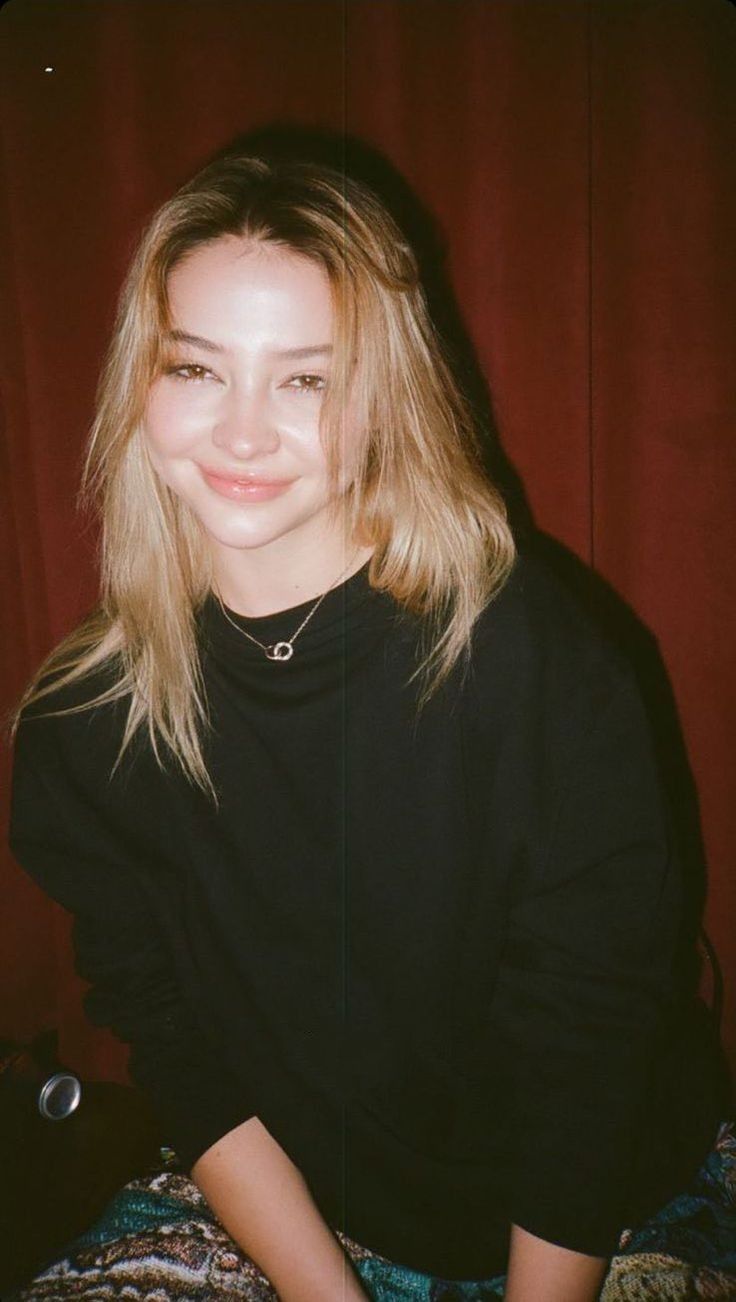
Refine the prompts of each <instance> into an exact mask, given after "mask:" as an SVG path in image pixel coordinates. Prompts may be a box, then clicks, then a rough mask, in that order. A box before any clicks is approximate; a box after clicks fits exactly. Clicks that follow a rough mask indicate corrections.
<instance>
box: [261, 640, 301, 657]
mask: <svg viewBox="0 0 736 1302" xmlns="http://www.w3.org/2000/svg"><path fill="white" fill-rule="evenodd" d="M293 654H294V648H293V646H292V645H291V642H275V643H274V645H273V646H270V647H268V648H267V649H266V655H267V656H268V658H269V660H291V657H292V656H293Z"/></svg>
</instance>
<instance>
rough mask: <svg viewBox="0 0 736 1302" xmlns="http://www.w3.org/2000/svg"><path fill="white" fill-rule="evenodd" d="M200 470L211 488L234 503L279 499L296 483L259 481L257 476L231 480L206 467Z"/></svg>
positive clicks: (272, 480) (275, 480)
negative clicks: (280, 494) (281, 494)
mask: <svg viewBox="0 0 736 1302" xmlns="http://www.w3.org/2000/svg"><path fill="white" fill-rule="evenodd" d="M199 469H200V471H201V473H202V477H203V478H204V480H205V481H206V483H208V484H209V485H210V488H214V490H215V492H216V493H219V494H220V496H221V497H229V498H230V499H231V500H232V501H241V502H264V501H267V500H268V499H269V498H271V497H278V495H279V493H283V492H285V491H286V489H287V488H288V487H289V485H290V484H293V483H294V480H293V479H257V478H255V476H249V477H248V478H246V479H230V478H228V477H226V476H223V475H216V474H213V473H212V472H211V471H209V470H205V468H204V466H200V467H199Z"/></svg>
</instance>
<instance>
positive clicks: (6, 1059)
mask: <svg viewBox="0 0 736 1302" xmlns="http://www.w3.org/2000/svg"><path fill="white" fill-rule="evenodd" d="M56 1045H57V1035H56V1032H55V1031H53V1030H52V1031H46V1032H44V1033H42V1034H41V1035H39V1036H38V1037H37V1038H36V1039H35V1040H34V1041H33V1042H32V1043H31V1044H28V1045H22V1044H17V1043H13V1042H10V1041H7V1040H5V1041H3V1040H0V1154H2V1172H3V1178H2V1193H1V1194H0V1297H6V1296H7V1294H8V1293H9V1292H10V1291H11V1290H12V1289H14V1288H17V1287H18V1286H19V1285H20V1284H22V1283H23V1282H24V1281H26V1280H28V1279H29V1278H30V1277H31V1276H32V1275H33V1274H34V1273H35V1272H36V1271H37V1270H39V1269H40V1268H41V1267H42V1266H43V1265H44V1263H45V1262H47V1261H50V1260H52V1259H53V1258H54V1257H55V1256H56V1255H57V1254H58V1253H59V1252H60V1251H61V1249H62V1248H63V1246H64V1244H65V1243H67V1242H68V1241H69V1240H70V1239H72V1238H74V1237H75V1236H76V1235H78V1234H80V1233H81V1232H82V1231H83V1230H85V1229H86V1228H87V1227H88V1226H89V1225H90V1224H91V1223H92V1222H93V1221H94V1220H95V1218H96V1217H97V1216H99V1215H100V1213H101V1212H102V1210H103V1208H104V1207H105V1205H106V1204H107V1203H108V1202H109V1200H110V1199H111V1198H112V1197H113V1195H114V1194H115V1193H117V1191H118V1190H119V1189H120V1188H121V1187H122V1186H123V1185H125V1184H126V1183H127V1182H128V1181H130V1180H131V1179H134V1178H135V1177H136V1176H141V1175H143V1174H145V1172H146V1171H148V1170H149V1169H150V1167H151V1166H152V1165H153V1164H154V1163H155V1162H156V1161H157V1159H158V1158H159V1145H160V1142H161V1139H160V1135H159V1131H158V1126H157V1124H156V1122H155V1119H154V1117H153V1114H152V1112H151V1109H150V1106H149V1104H148V1102H147V1100H146V1099H145V1097H144V1096H143V1095H142V1094H141V1093H140V1092H139V1091H138V1090H135V1089H132V1088H131V1087H129V1086H126V1085H116V1084H113V1083H111V1082H97V1083H93V1082H82V1087H81V1095H80V1097H79V1101H78V1103H77V1104H76V1106H74V1099H75V1094H74V1091H73V1089H68V1090H67V1089H65V1090H62V1092H61V1095H60V1093H59V1091H57V1092H56V1096H55V1099H52V1100H51V1108H52V1109H53V1108H54V1107H56V1110H57V1113H58V1114H60V1117H61V1119H58V1120H49V1119H47V1117H45V1116H43V1115H42V1113H41V1111H40V1110H39V1096H40V1094H41V1091H42V1088H43V1086H44V1084H45V1083H46V1082H47V1081H48V1080H49V1078H50V1077H51V1076H53V1075H54V1073H56V1072H59V1071H62V1070H64V1067H63V1064H62V1063H60V1062H59V1060H58V1056H57V1048H56ZM73 1080H74V1078H73V1076H72V1078H71V1079H70V1080H69V1081H68V1082H67V1083H68V1085H69V1086H72V1085H73ZM59 1104H61V1106H59ZM72 1108H73V1110H70V1109H72ZM47 1110H48V1109H47ZM64 1114H67V1115H64Z"/></svg>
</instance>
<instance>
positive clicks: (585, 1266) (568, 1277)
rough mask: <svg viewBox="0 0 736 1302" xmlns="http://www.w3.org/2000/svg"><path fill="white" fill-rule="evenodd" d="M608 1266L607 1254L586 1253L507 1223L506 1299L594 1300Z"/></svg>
mask: <svg viewBox="0 0 736 1302" xmlns="http://www.w3.org/2000/svg"><path fill="white" fill-rule="evenodd" d="M607 1269H608V1258H607V1257H589V1256H587V1254H585V1253H583V1252H573V1251H572V1249H571V1248H561V1247H559V1245H558V1244H556V1243H548V1242H547V1240H546V1239H539V1238H537V1236H536V1234H530V1232H529V1230H524V1229H522V1228H521V1226H520V1225H512V1227H511V1245H510V1250H509V1265H508V1271H507V1274H506V1289H505V1292H504V1298H505V1299H506V1302H595V1299H596V1298H598V1296H599V1294H600V1290H601V1285H602V1283H603V1280H604V1279H605V1276H606V1273H607Z"/></svg>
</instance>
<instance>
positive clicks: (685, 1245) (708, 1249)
mask: <svg viewBox="0 0 736 1302" xmlns="http://www.w3.org/2000/svg"><path fill="white" fill-rule="evenodd" d="M338 1237H339V1238H340V1240H341V1242H342V1244H343V1247H344V1248H345V1251H346V1253H347V1254H348V1256H349V1257H350V1259H351V1260H352V1262H353V1265H354V1267H355V1269H356V1271H357V1272H358V1273H359V1274H360V1276H361V1278H362V1280H363V1282H364V1286H365V1290H366V1292H367V1293H368V1295H369V1297H370V1298H372V1299H373V1302H487V1300H489V1299H493V1298H502V1297H503V1290H504V1284H505V1276H503V1275H499V1276H495V1277H494V1278H492V1279H486V1280H463V1281H458V1280H445V1279H438V1278H436V1277H434V1276H431V1275H424V1274H421V1273H420V1272H418V1271H414V1270H410V1269H407V1268H406V1267H404V1266H399V1265H396V1264H395V1263H394V1262H391V1261H388V1260H387V1259H386V1258H385V1257H381V1256H380V1255H378V1254H376V1253H374V1252H371V1251H370V1250H369V1249H367V1248H364V1247H363V1246H362V1245H361V1244H357V1243H355V1242H354V1241H353V1240H352V1239H350V1238H348V1236H347V1235H344V1234H342V1233H341V1232H338ZM152 1297H155V1298H156V1302H207V1300H211V1299H212V1298H215V1297H216V1298H219V1299H221V1300H222V1302H274V1300H275V1299H276V1293H275V1292H274V1290H273V1288H272V1287H271V1285H270V1283H269V1281H268V1280H267V1279H266V1277H265V1276H264V1275H263V1274H262V1272H261V1271H260V1270H259V1269H258V1267H257V1266H256V1265H255V1263H254V1262H253V1261H251V1260H250V1259H249V1258H248V1257H246V1256H245V1255H244V1254H243V1253H242V1252H241V1251H240V1250H239V1248H238V1247H237V1245H236V1244H235V1243H233V1241H232V1240H231V1239H230V1238H229V1237H228V1235H227V1234H226V1232H225V1231H224V1229H223V1227H222V1226H221V1225H220V1224H219V1222H218V1221H217V1219H216V1217H215V1216H214V1215H213V1213H212V1212H211V1211H210V1208H209V1206H208V1204H207V1202H206V1201H205V1199H204V1197H203V1196H202V1194H201V1193H200V1192H199V1190H198V1189H197V1187H196V1185H194V1184H193V1183H192V1181H190V1180H189V1179H188V1178H187V1177H186V1176H185V1175H183V1174H182V1173H181V1171H180V1169H179V1168H178V1163H177V1160H176V1154H175V1153H173V1151H172V1150H171V1149H162V1150H161V1165H160V1169H157V1170H156V1171H154V1172H152V1173H150V1174H149V1175H146V1176H143V1177H142V1178H140V1179H137V1180H133V1181H131V1182H130V1183H129V1184H127V1185H126V1186H125V1188H124V1189H122V1190H121V1191H120V1192H119V1193H118V1194H117V1195H116V1197H115V1198H114V1199H113V1200H112V1201H111V1202H110V1203H109V1204H108V1206H107V1208H106V1209H105V1212H104V1214H103V1215H102V1216H101V1217H100V1218H99V1219H98V1220H97V1221H96V1222H95V1224H94V1225H92V1226H91V1227H90V1228H89V1230H87V1231H86V1233H84V1234H83V1235H80V1236H79V1237H78V1238H77V1239H75V1240H74V1242H73V1243H72V1244H69V1245H68V1247H67V1249H66V1250H65V1252H64V1254H63V1256H62V1258H61V1259H60V1260H58V1261H56V1262H53V1263H51V1264H49V1265H47V1266H46V1267H45V1268H44V1270H42V1271H41V1272H40V1273H39V1274H38V1275H37V1276H36V1278H35V1279H34V1280H33V1281H31V1282H30V1283H29V1284H28V1285H27V1286H26V1287H25V1288H24V1289H22V1290H21V1291H20V1292H17V1293H16V1294H15V1295H14V1296H13V1298H9V1299H7V1300H6V1302H31V1300H33V1299H35V1300H36V1302H64V1299H67V1298H69V1299H71V1298H75V1299H78V1298H82V1299H84V1300H85V1302H118V1300H119V1302H123V1299H124V1300H125V1302H147V1299H150V1298H152ZM649 1298H651V1299H659V1300H660V1302H687V1300H688V1299H692V1298H704V1299H723V1300H724V1302H725V1300H727V1299H731V1300H732V1302H733V1300H734V1299H736V1123H735V1122H733V1121H724V1122H723V1123H722V1124H721V1125H720V1127H719V1129H718V1134H717V1136H716V1139H715V1142H714V1144H713V1147H712V1149H711V1151H710V1153H709V1154H708V1156H707V1158H706V1160H705V1162H704V1163H703V1165H702V1166H701V1168H700V1170H699V1171H698V1173H697V1176H696V1177H695V1179H694V1181H693V1183H692V1185H691V1186H690V1187H689V1188H688V1189H687V1190H684V1191H683V1192H682V1194H680V1195H678V1196H677V1197H676V1198H674V1199H672V1201H671V1202H669V1203H667V1204H666V1205H665V1206H664V1207H662V1208H660V1209H659V1210H658V1212H657V1213H656V1215H654V1216H653V1217H652V1218H651V1219H650V1220H648V1221H647V1222H645V1223H644V1224H642V1225H639V1226H632V1227H629V1228H627V1229H625V1230H623V1232H622V1234H621V1237H620V1240H619V1245H618V1251H617V1253H616V1255H615V1256H614V1257H613V1258H612V1259H611V1262H610V1266H609V1271H608V1274H607V1276H606V1280H605V1283H604V1285H603V1288H602V1291H601V1294H600V1299H601V1302H640V1300H641V1299H649Z"/></svg>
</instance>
